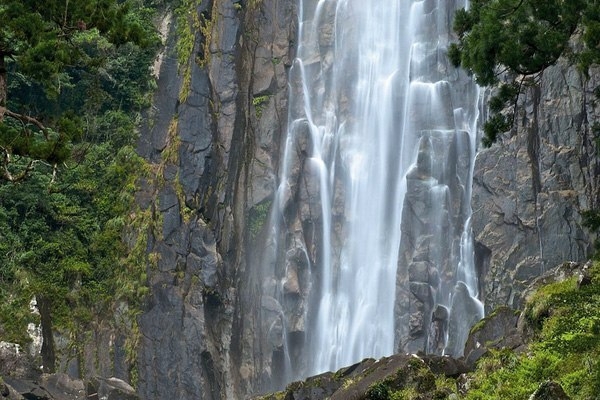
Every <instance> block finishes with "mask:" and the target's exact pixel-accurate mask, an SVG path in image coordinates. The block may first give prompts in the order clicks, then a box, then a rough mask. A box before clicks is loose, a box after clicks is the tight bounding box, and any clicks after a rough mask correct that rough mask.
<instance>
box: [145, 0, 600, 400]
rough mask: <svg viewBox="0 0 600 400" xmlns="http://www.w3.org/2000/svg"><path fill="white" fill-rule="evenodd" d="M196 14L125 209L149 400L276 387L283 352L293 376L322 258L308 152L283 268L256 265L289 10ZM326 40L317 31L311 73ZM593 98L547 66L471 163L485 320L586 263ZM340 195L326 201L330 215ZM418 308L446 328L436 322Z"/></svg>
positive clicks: (300, 154)
mask: <svg viewBox="0 0 600 400" xmlns="http://www.w3.org/2000/svg"><path fill="white" fill-rule="evenodd" d="M191 3H194V2H191ZM196 3H198V4H196ZM196 3H194V4H192V8H191V9H190V12H191V14H190V15H192V17H191V19H190V21H191V22H189V23H190V26H192V27H193V28H194V30H193V34H194V45H193V50H192V53H191V54H188V55H187V57H186V58H184V59H183V60H182V59H181V55H179V57H178V54H177V51H176V47H177V46H176V42H177V40H178V38H177V34H178V32H179V30H178V24H184V23H186V22H185V20H182V19H181V18H179V19H173V20H172V22H171V25H170V28H169V35H168V39H167V41H166V46H165V50H164V54H163V56H162V65H161V66H160V74H159V80H158V89H157V93H156V96H155V101H154V107H153V109H152V110H151V112H150V113H149V115H148V118H147V123H146V126H145V127H144V129H143V130H142V134H141V138H140V141H139V146H138V149H139V152H140V154H142V155H143V156H144V157H145V158H146V159H147V160H149V162H150V163H151V165H152V170H153V172H154V176H153V177H152V178H150V179H148V180H147V181H145V182H144V183H143V187H142V190H141V191H140V193H139V195H138V203H139V205H140V207H141V208H142V209H145V210H148V211H149V212H150V213H151V214H152V218H153V221H154V229H151V230H150V232H149V240H148V246H147V251H148V253H149V254H150V257H149V259H150V261H151V262H150V263H149V265H148V281H149V287H150V295H149V298H148V301H147V303H146V308H145V309H144V311H143V313H142V315H141V317H140V319H139V328H140V339H139V353H138V359H137V374H138V391H139V394H140V396H141V397H142V398H144V399H148V400H151V399H162V398H179V399H192V398H193V399H236V398H243V397H244V396H246V395H248V394H251V393H259V392H264V391H267V390H269V389H273V388H276V387H277V386H278V385H280V384H282V383H284V381H285V380H286V379H287V378H288V377H286V376H283V375H282V374H283V372H282V371H283V370H284V369H283V364H284V363H285V360H284V351H283V350H284V345H287V344H289V345H290V347H291V348H289V349H288V354H291V356H292V357H294V358H296V359H298V360H300V361H299V363H300V364H301V363H302V361H301V360H302V357H303V351H304V350H305V349H304V347H303V346H304V342H303V341H304V337H305V336H304V334H305V332H304V330H305V327H306V321H305V320H304V316H305V312H304V310H305V307H306V302H307V299H308V295H307V293H308V292H309V291H310V282H309V279H308V272H307V271H306V265H307V257H308V258H309V259H310V260H312V259H314V258H315V257H318V256H319V254H318V252H319V251H321V250H320V249H318V248H317V247H316V246H315V243H317V238H316V237H315V235H318V233H315V232H318V231H319V229H316V225H315V224H318V223H319V209H320V208H319V207H320V206H319V205H318V199H317V198H316V195H315V191H316V190H317V189H316V185H317V183H316V182H314V179H311V176H310V167H309V166H308V164H307V163H304V160H305V158H306V151H305V150H306V146H308V145H309V143H307V140H308V139H306V140H304V141H302V140H299V141H298V143H297V146H296V149H295V150H296V157H295V161H294V163H293V164H294V165H292V166H291V167H290V168H291V169H292V173H291V174H290V176H291V179H290V188H289V189H290V190H289V195H290V196H291V197H289V198H286V201H288V202H289V204H288V205H287V206H286V207H284V210H285V212H284V217H285V218H286V225H287V227H288V230H287V232H283V233H282V235H281V236H280V237H279V239H278V240H280V239H281V240H285V243H286V245H285V246H283V247H282V249H284V250H283V251H282V253H284V254H277V255H276V257H277V258H276V259H265V258H264V257H265V256H264V255H265V254H269V253H270V252H269V249H270V248H271V247H272V246H273V243H272V242H269V241H267V240H266V237H267V234H268V232H267V224H266V221H267V220H268V218H269V214H270V209H271V205H272V202H273V200H274V191H275V188H276V177H277V174H278V168H279V159H280V148H281V147H282V146H281V143H280V141H281V138H282V137H283V136H282V133H283V132H284V131H285V129H286V126H287V119H288V107H287V102H288V90H289V89H288V70H289V67H290V66H291V64H292V62H293V59H294V51H295V46H296V43H297V39H296V37H295V35H296V31H297V26H296V25H297V14H298V10H296V1H294V0H247V1H244V0H239V1H221V0H212V1H206V0H205V1H202V2H196ZM330 31H331V26H329V25H328V24H323V29H322V30H321V37H320V39H319V40H320V45H321V46H322V48H323V53H322V56H323V60H322V61H323V62H327V54H328V53H327V45H328V38H330V33H331V32H330ZM289 79H290V80H293V77H290V78H289ZM292 83H293V82H292ZM292 86H293V85H292ZM594 87H595V81H594V80H592V81H590V82H587V81H585V80H584V79H583V77H582V76H581V75H580V74H578V73H577V71H576V70H575V69H573V68H569V67H568V66H566V65H565V64H560V65H557V66H555V67H552V68H551V69H549V70H548V71H546V72H545V73H544V75H543V76H542V77H541V78H540V80H539V81H536V82H535V83H533V84H532V85H531V86H528V87H527V90H526V91H525V93H524V95H523V96H522V97H521V99H520V102H519V107H518V109H517V110H518V118H517V121H516V125H515V128H514V129H513V130H512V131H511V132H509V133H507V134H506V135H505V136H504V137H503V138H502V140H501V142H500V143H498V144H496V145H494V146H493V147H491V148H490V149H486V150H482V151H481V152H480V153H479V155H478V157H477V161H476V165H475V171H474V177H473V179H474V186H473V203H472V204H473V211H474V214H473V218H472V227H473V232H474V236H475V238H476V245H475V249H476V261H477V266H478V272H479V279H480V290H479V292H480V296H481V297H482V299H483V300H484V301H485V305H486V308H487V309H488V310H490V309H492V308H494V307H495V306H496V305H501V304H507V305H510V306H518V305H519V304H520V302H521V296H520V290H521V289H522V288H523V287H525V285H526V283H527V282H528V281H529V280H531V279H533V278H534V277H535V276H537V275H539V274H541V273H542V272H543V271H544V269H545V268H546V266H550V265H555V264H558V263H559V262H561V261H563V260H566V259H569V260H582V259H584V258H586V257H587V256H588V255H589V252H590V243H591V239H590V236H589V232H587V231H586V229H585V228H584V227H583V226H582V218H581V211H582V210H585V209H591V208H597V207H598V206H599V205H600V204H599V198H598V183H599V176H600V163H599V159H598V156H597V151H598V149H597V143H596V142H595V138H594V136H593V129H592V126H593V121H594V120H595V116H596V115H597V112H598V110H597V108H596V107H595V105H594V103H593V94H592V92H593V88H594ZM292 112H293V110H292ZM299 136H302V135H299ZM434 145H435V143H434ZM341 192H342V190H341V188H338V187H336V193H335V194H334V202H333V203H334V204H333V207H338V208H339V209H340V210H339V211H340V212H341V205H340V203H341V200H340V199H342V198H343V193H341ZM284 197H285V196H284ZM335 199H337V200H335ZM296 200H300V201H299V202H297V201H296ZM298 204H301V205H300V206H299V205H298ZM449 211H450V210H449ZM462 212H464V205H459V206H458V208H457V209H454V210H452V213H454V214H459V213H462ZM334 214H335V215H337V217H336V218H339V220H340V221H341V220H342V219H343V215H341V214H340V215H338V214H336V213H334ZM336 222H339V221H337V220H336V221H334V223H336ZM341 233H342V232H340V234H341ZM334 240H335V239H334ZM450 245H451V246H450ZM449 246H450V247H452V248H456V246H455V244H449ZM422 269H423V268H421V266H419V265H418V264H416V263H415V265H414V266H413V270H412V273H413V275H414V276H413V278H415V277H416V276H417V275H418V274H428V275H427V278H426V280H427V282H429V283H431V282H435V280H436V279H437V278H436V276H433V275H435V273H430V272H429V271H428V270H427V269H425V270H422ZM430 275H432V276H430ZM415 279H416V278H415ZM280 282H284V285H283V286H282V287H280V286H278V283H280ZM415 282H416V280H415ZM413 286H415V288H416V285H413ZM415 290H416V289H415ZM427 307H429V309H430V311H432V313H433V315H434V316H436V315H438V316H439V317H440V321H442V320H443V321H445V319H446V317H444V316H443V315H442V314H443V312H444V310H442V309H439V310H437V311H433V310H432V309H433V304H430V305H428V306H427ZM436 312H437V314H436ZM444 323H446V322H444ZM286 327H287V329H286Z"/></svg>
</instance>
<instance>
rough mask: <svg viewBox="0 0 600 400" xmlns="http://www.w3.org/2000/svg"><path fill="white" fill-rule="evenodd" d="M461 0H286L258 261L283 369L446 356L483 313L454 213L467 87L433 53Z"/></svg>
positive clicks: (471, 139)
mask: <svg viewBox="0 0 600 400" xmlns="http://www.w3.org/2000/svg"><path fill="white" fill-rule="evenodd" d="M465 6H466V4H465V1H460V0H456V1H452V0H423V1H411V0H299V11H298V14H299V26H298V47H297V55H296V58H295V60H294V62H293V65H292V67H291V69H290V75H289V76H290V78H289V79H290V100H289V114H288V131H287V136H286V139H285V143H284V148H283V153H282V157H281V159H282V161H281V166H280V171H279V187H278V190H277V192H276V195H275V199H274V202H273V204H274V207H273V209H272V215H271V237H272V241H271V242H272V246H269V248H271V249H273V255H272V256H270V257H267V259H268V260H269V261H268V262H267V264H268V266H267V267H266V268H267V270H268V271H272V273H273V274H274V275H275V276H276V277H277V279H276V281H277V282H276V284H274V285H272V286H276V287H277V290H276V291H275V292H276V293H278V295H277V296H278V297H279V301H280V302H281V303H282V304H283V308H284V309H286V310H287V314H286V315H288V317H287V320H286V321H285V324H286V329H287V331H288V332H289V333H290V334H289V335H288V337H291V336H293V335H296V339H294V340H295V342H294V344H293V345H290V346H289V348H290V349H289V351H291V352H294V347H295V346H296V347H298V346H300V347H301V348H302V350H301V351H300V350H298V349H296V353H295V354H294V355H293V356H292V357H291V360H292V364H293V363H296V365H295V366H292V368H293V369H294V372H293V374H292V375H294V376H298V375H304V376H306V375H311V374H316V373H320V372H323V371H331V370H336V369H338V368H340V367H343V366H346V365H350V364H352V363H354V362H357V361H359V360H361V359H363V358H365V357H375V358H377V357H381V356H386V355H390V354H392V353H394V352H405V351H406V352H416V351H419V350H423V351H428V352H432V353H444V352H445V353H447V354H453V355H460V354H462V350H461V346H462V345H464V341H465V340H466V333H465V332H467V333H468V329H469V328H470V326H471V324H472V323H473V322H474V321H476V320H477V319H479V318H481V317H482V315H483V309H482V307H481V303H479V301H478V300H477V299H476V297H477V294H478V290H477V276H476V274H475V268H474V262H473V245H472V242H473V239H472V236H471V234H470V226H469V223H468V222H469V217H470V214H471V210H470V195H471V180H472V172H473V164H474V157H475V152H476V143H477V123H478V104H479V89H478V87H477V86H476V85H475V84H474V83H473V82H472V81H471V79H469V78H468V77H467V76H466V75H465V74H464V73H462V72H460V71H458V70H456V69H455V68H453V67H452V66H451V65H450V64H449V62H448V60H447V58H446V55H445V53H446V49H447V46H448V44H449V42H450V40H451V39H452V34H451V21H452V16H453V14H454V11H455V10H456V9H458V8H460V7H465ZM277 271H280V272H279V273H278V272H277ZM300 337H301V339H300Z"/></svg>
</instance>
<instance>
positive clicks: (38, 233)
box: [0, 0, 159, 343]
mask: <svg viewBox="0 0 600 400" xmlns="http://www.w3.org/2000/svg"><path fill="white" fill-rule="evenodd" d="M155 15H156V9H155V4H154V3H152V2H150V1H147V0H146V1H143V0H139V1H138V0H136V1H132V0H128V1H113V0H100V1H94V2H84V1H81V0H77V1H75V0H63V1H48V2H46V3H42V2H36V1H21V0H19V1H12V0H11V1H5V0H0V60H2V61H5V64H4V65H5V67H6V68H5V72H4V75H3V77H4V78H5V81H4V82H5V83H6V85H5V86H4V88H5V90H6V91H5V94H6V96H5V97H4V99H5V102H3V103H1V102H0V107H2V108H0V110H2V111H3V116H2V117H0V151H1V153H2V155H3V156H4V160H5V161H7V159H8V161H7V162H5V163H4V164H0V175H3V176H2V178H0V340H5V341H13V342H17V343H24V342H26V341H27V339H28V338H27V335H26V332H27V331H26V327H27V323H29V322H38V323H39V322H40V321H39V320H36V318H38V317H36V316H35V315H34V314H32V313H31V312H30V308H29V304H30V302H31V300H32V299H34V298H37V299H38V300H39V299H40V298H43V299H44V301H45V303H46V304H47V305H48V307H49V308H48V313H49V314H51V317H52V325H53V326H54V327H55V328H57V329H61V330H65V329H66V330H70V331H71V332H80V331H81V329H82V327H84V326H85V324H86V323H88V322H89V321H90V320H91V319H92V316H93V315H97V314H101V313H102V312H104V311H108V310H110V308H111V307H112V306H113V305H114V302H115V300H116V299H117V298H119V299H120V300H123V301H127V302H128V303H129V304H135V301H136V300H135V297H136V296H139V295H140V294H143V290H142V289H140V283H139V282H143V281H144V277H143V275H142V274H137V275H136V274H133V273H131V270H130V269H128V264H127V263H128V262H129V261H130V260H129V259H128V251H129V250H128V248H127V246H126V245H125V243H124V240H123V235H124V229H127V227H128V224H130V223H131V219H132V217H131V215H132V214H134V212H133V210H134V208H133V203H134V201H133V200H134V193H135V191H136V181H137V178H139V177H140V175H141V174H142V173H143V171H144V170H145V167H144V165H145V164H144V162H143V160H142V159H141V158H140V157H139V156H138V155H137V154H136V153H135V151H134V150H133V144H134V143H135V140H136V137H137V125H138V123H139V120H140V115H141V111H142V110H144V109H146V108H147V107H148V106H149V104H150V96H151V93H152V90H153V89H154V88H155V83H154V80H153V78H152V77H151V74H150V72H151V71H150V67H151V65H152V62H153V61H154V58H155V54H156V51H157V48H158V44H159V40H158V36H157V34H156V32H155V29H154V25H153V22H152V21H153V18H155ZM26 16H28V17H31V20H28V18H26ZM21 17H22V18H23V20H22V21H21V22H20V23H19V22H18V21H19V20H20V18H21ZM65 21H66V22H65ZM80 22H82V23H83V25H82V24H81V23H80ZM46 46H50V47H53V48H54V50H55V53H52V52H50V51H46V52H45V51H44V49H46ZM58 53H60V54H58ZM0 75H2V74H0ZM1 88H2V86H1V85H0V90H2V89H1ZM8 175H10V176H8ZM9 177H12V178H13V179H12V180H13V182H12V183H8V182H7V180H10V179H8V178H9ZM143 248H144V250H145V247H143ZM140 262H141V261H140ZM143 284H144V283H142V284H141V285H143ZM42 322H43V321H42Z"/></svg>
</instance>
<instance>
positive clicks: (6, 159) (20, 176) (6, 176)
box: [0, 147, 34, 183]
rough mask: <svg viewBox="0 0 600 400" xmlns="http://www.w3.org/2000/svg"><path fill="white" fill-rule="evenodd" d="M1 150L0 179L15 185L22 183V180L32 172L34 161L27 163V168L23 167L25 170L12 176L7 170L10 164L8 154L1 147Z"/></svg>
mask: <svg viewBox="0 0 600 400" xmlns="http://www.w3.org/2000/svg"><path fill="white" fill-rule="evenodd" d="M0 148H1V149H2V153H3V157H2V171H1V175H0V178H2V179H4V180H6V181H9V182H12V183H16V182H19V181H22V180H23V179H25V178H27V176H28V175H29V173H30V172H31V171H32V170H33V163H34V160H31V161H29V163H28V164H27V167H25V169H24V170H23V171H21V172H19V173H18V174H17V175H13V174H12V172H10V170H9V169H8V165H9V164H10V162H11V161H10V153H9V152H8V151H7V150H6V149H5V148H3V147H0Z"/></svg>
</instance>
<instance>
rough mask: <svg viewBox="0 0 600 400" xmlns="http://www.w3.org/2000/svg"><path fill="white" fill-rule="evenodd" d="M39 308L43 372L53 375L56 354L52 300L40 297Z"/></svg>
mask: <svg viewBox="0 0 600 400" xmlns="http://www.w3.org/2000/svg"><path fill="white" fill-rule="evenodd" d="M37 307H38V310H39V311H40V320H41V325H42V350H41V353H42V370H43V372H45V373H53V372H54V371H55V370H56V367H55V364H56V356H55V353H54V336H53V335H52V316H51V313H50V309H51V301H50V299H48V298H46V297H45V296H38V297H37Z"/></svg>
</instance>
